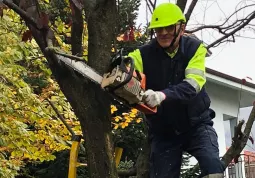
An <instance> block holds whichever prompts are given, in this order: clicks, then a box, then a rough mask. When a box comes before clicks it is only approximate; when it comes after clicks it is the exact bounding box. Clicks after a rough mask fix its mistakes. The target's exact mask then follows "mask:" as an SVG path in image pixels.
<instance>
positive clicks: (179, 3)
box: [176, 0, 187, 12]
mask: <svg viewBox="0 0 255 178" xmlns="http://www.w3.org/2000/svg"><path fill="white" fill-rule="evenodd" d="M176 4H177V6H179V7H180V9H181V10H182V12H184V11H185V8H186V5H187V0H177V3H176Z"/></svg>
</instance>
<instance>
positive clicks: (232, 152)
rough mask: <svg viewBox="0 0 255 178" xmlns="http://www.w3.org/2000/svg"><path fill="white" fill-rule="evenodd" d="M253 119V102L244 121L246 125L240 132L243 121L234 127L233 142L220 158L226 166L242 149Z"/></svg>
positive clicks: (254, 111) (254, 114) (254, 116)
mask: <svg viewBox="0 0 255 178" xmlns="http://www.w3.org/2000/svg"><path fill="white" fill-rule="evenodd" d="M254 120H255V103H253V108H252V110H251V113H250V116H249V118H248V120H247V122H246V126H245V129H244V132H242V130H241V127H242V125H243V124H244V121H240V122H239V124H238V125H237V127H236V128H235V136H234V137H233V143H232V145H231V147H230V148H229V149H228V151H227V152H226V153H225V155H224V156H223V157H222V160H223V161H224V163H225V166H226V167H227V166H228V165H229V163H231V161H232V160H233V158H235V157H237V156H238V155H240V153H241V152H242V150H243V149H244V147H245V145H246V143H247V141H248V138H249V135H250V133H251V128H252V125H253V123H254Z"/></svg>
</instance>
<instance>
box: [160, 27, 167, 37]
mask: <svg viewBox="0 0 255 178" xmlns="http://www.w3.org/2000/svg"><path fill="white" fill-rule="evenodd" d="M160 34H161V35H166V34H168V31H167V30H166V28H164V27H163V28H162V29H161V30H160Z"/></svg>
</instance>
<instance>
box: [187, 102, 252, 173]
mask: <svg viewBox="0 0 255 178" xmlns="http://www.w3.org/2000/svg"><path fill="white" fill-rule="evenodd" d="M254 120H255V102H254V103H253V108H252V110H251V113H250V116H249V118H248V120H247V122H246V127H245V129H244V132H242V130H241V128H242V126H243V124H244V120H241V121H240V122H239V123H238V125H237V126H236V127H235V133H234V137H233V138H232V141H233V142H232V144H231V147H230V148H229V149H228V150H227V152H226V153H225V154H224V156H223V157H222V159H221V160H222V161H223V162H224V165H225V169H226V168H227V167H228V165H229V164H230V163H231V161H232V160H233V159H235V158H237V157H239V156H240V154H241V152H242V150H243V149H244V147H245V145H246V144H247V141H248V139H249V135H250V133H251V128H252V126H253V123H254ZM191 169H192V170H191V171H192V173H193V174H195V173H196V172H198V170H199V165H198V164H196V165H195V166H194V167H193V168H191ZM192 173H191V174H192Z"/></svg>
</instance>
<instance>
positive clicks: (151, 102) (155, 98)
mask: <svg viewBox="0 0 255 178" xmlns="http://www.w3.org/2000/svg"><path fill="white" fill-rule="evenodd" d="M165 98H166V95H165V94H164V93H163V92H160V91H153V90H146V91H145V92H144V95H143V101H144V102H145V103H146V104H147V105H148V106H150V107H152V108H153V107H155V106H158V105H160V103H161V102H162V101H164V100H165Z"/></svg>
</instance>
